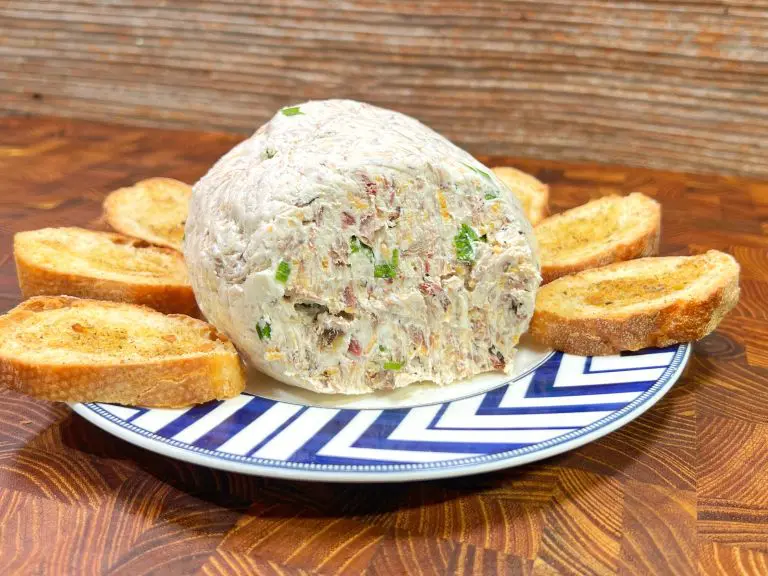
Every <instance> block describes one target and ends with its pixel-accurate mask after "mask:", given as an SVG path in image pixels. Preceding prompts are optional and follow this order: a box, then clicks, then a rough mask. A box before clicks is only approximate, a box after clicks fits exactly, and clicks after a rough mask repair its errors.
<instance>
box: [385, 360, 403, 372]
mask: <svg viewBox="0 0 768 576" xmlns="http://www.w3.org/2000/svg"><path fill="white" fill-rule="evenodd" d="M402 367H403V363H402V362H395V361H394V360H389V361H387V362H384V370H400V369H401V368H402Z"/></svg>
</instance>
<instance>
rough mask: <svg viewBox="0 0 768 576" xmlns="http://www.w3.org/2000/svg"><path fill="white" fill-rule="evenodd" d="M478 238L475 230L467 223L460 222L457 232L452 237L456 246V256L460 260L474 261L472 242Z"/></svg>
mask: <svg viewBox="0 0 768 576" xmlns="http://www.w3.org/2000/svg"><path fill="white" fill-rule="evenodd" d="M478 240H479V238H478V236H477V232H475V231H474V230H473V229H472V227H471V226H469V225H468V224H462V225H461V228H459V233H458V234H456V236H454V237H453V245H454V246H455V247H456V258H458V260H459V261H460V262H474V260H475V247H474V246H473V244H472V243H473V242H477V241H478Z"/></svg>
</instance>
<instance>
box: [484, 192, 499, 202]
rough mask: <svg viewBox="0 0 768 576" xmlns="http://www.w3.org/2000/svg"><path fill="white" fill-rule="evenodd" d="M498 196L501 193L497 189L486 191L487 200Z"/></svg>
mask: <svg viewBox="0 0 768 576" xmlns="http://www.w3.org/2000/svg"><path fill="white" fill-rule="evenodd" d="M498 197H499V193H498V192H496V191H494V192H486V193H485V199H486V200H496V198H498Z"/></svg>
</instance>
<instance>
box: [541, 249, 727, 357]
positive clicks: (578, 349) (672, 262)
mask: <svg viewBox="0 0 768 576" xmlns="http://www.w3.org/2000/svg"><path fill="white" fill-rule="evenodd" d="M738 299H739V265H738V263H737V262H736V260H734V258H733V257H732V256H730V255H728V254H724V253H723V252H718V251H717V250H710V251H709V252H707V253H705V254H700V255H698V256H669V257H662V258H641V259H639V260H632V261H630V262H618V263H616V264H611V265H609V266H605V267H603V268H596V269H593V270H585V271H584V272H579V273H578V274H574V275H572V276H566V277H564V278H560V279H558V280H555V281H554V282H552V283H550V284H547V285H546V286H543V287H542V288H541V289H540V290H539V293H538V294H537V296H536V310H535V312H534V315H533V320H532V321H531V328H530V331H531V334H532V335H533V337H534V339H536V340H537V341H538V342H540V343H542V344H545V345H547V346H549V347H551V348H554V349H555V350H562V351H564V352H568V353H570V354H579V355H584V356H596V355H606V354H616V353H617V352H619V351H621V350H639V349H641V348H648V347H650V346H659V347H660V346H667V345H669V344H674V343H677V342H689V341H693V340H698V339H699V338H702V337H704V336H706V335H707V334H709V333H710V332H712V331H713V330H714V329H715V328H716V327H717V325H718V324H719V323H720V321H721V320H722V319H723V317H724V316H725V315H726V314H727V313H728V312H729V311H730V310H731V309H732V308H733V307H734V306H736V303H737V302H738Z"/></svg>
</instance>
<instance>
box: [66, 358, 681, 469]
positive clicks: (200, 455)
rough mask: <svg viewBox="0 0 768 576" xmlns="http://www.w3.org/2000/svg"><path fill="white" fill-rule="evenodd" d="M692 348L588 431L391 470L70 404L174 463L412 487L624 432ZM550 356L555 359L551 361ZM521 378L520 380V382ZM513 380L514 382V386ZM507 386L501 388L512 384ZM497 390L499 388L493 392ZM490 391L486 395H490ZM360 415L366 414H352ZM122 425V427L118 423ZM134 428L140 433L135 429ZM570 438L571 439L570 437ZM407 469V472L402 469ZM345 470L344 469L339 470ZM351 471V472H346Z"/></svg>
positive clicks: (95, 422)
mask: <svg viewBox="0 0 768 576" xmlns="http://www.w3.org/2000/svg"><path fill="white" fill-rule="evenodd" d="M692 349H693V345H692V344H691V343H681V344H678V345H677V349H676V350H675V355H674V357H673V359H672V362H671V363H670V364H669V366H668V367H667V369H666V370H665V371H664V373H663V374H662V375H661V376H660V377H659V379H658V380H657V381H656V382H655V383H654V384H653V385H652V386H651V387H649V388H648V389H647V390H646V391H645V392H643V393H642V394H641V395H640V396H638V397H637V398H635V399H634V400H633V401H632V402H630V403H628V404H627V405H626V406H624V407H623V408H621V409H619V410H616V411H615V412H612V413H611V414H609V415H608V416H605V417H603V418H601V419H600V420H598V421H596V422H593V423H592V424H589V425H587V426H583V427H581V428H579V429H578V430H575V431H572V432H569V433H566V434H562V435H560V436H557V437H555V438H552V439H550V440H546V441H542V442H537V443H536V444H531V445H529V446H526V447H523V448H517V449H515V450H508V451H505V452H497V453H495V454H476V455H468V456H467V457H466V458H458V459H453V460H442V461H437V462H429V463H422V465H420V466H415V465H414V464H413V463H411V464H402V465H398V464H390V465H386V468H385V467H383V466H381V467H379V468H378V469H376V468H374V467H373V466H374V465H371V468H372V469H359V468H358V467H357V466H356V465H352V464H350V465H348V466H345V465H341V464H339V465H334V468H333V469H330V470H329V469H325V468H324V466H326V465H313V464H306V463H295V462H286V461H282V460H268V459H263V458H262V459H255V460H254V459H251V458H247V457H236V456H234V455H233V457H232V458H225V457H222V456H219V455H216V454H214V453H215V450H208V449H205V448H198V447H196V446H191V445H189V444H185V443H182V442H178V441H175V440H172V439H170V438H164V437H162V436H158V435H156V434H154V433H153V432H149V431H147V430H143V429H141V428H138V427H136V426H132V425H131V423H130V422H127V423H126V422H125V421H123V420H122V419H120V418H118V417H116V416H114V415H112V414H110V413H109V412H107V411H106V410H104V409H102V408H99V410H100V411H101V413H100V412H98V411H97V410H95V409H94V408H92V407H90V406H89V405H87V404H83V403H70V407H71V408H72V410H73V411H74V412H75V413H76V414H78V415H80V416H81V417H83V418H84V419H85V420H87V421H88V422H90V423H91V424H93V425H94V426H96V427H97V428H101V429H102V430H104V431H105V432H107V433H109V434H112V435H113V436H116V437H117V438H120V439H121V440H124V441H126V442H128V443H129V444H133V445H135V446H138V447H140V448H143V449H145V450H149V451H150V452H154V453H156V454H160V455H162V456H165V457H169V458H173V459H175V460H181V461H184V462H189V463H191V464H196V465H199V466H205V467H207V468H213V469H217V470H223V471H227V472H236V473H239V474H245V475H251V476H262V477H270V478H279V479H286V480H300V481H302V480H303V481H314V482H349V483H385V482H410V481H419V480H431V479H439V478H454V477H459V476H468V475H474V474H483V473H486V472H493V471H497V470H501V469H504V468H512V467H516V466H522V465H524V464H528V463H530V462H535V461H538V460H544V459H547V458H551V457H552V456H556V455H558V454H562V453H564V452H568V451H570V450H573V449H576V448H579V447H581V446H583V445H585V444H588V443H590V442H593V441H595V440H597V439H599V438H602V437H603V436H606V435H607V434H610V433H611V432H613V431H615V430H617V429H618V428H621V427H622V426H624V425H625V424H627V423H629V422H631V421H632V420H634V419H635V418H638V417H639V416H641V415H642V414H644V413H645V412H646V411H647V410H648V409H650V408H651V407H652V406H654V405H655V404H656V403H657V402H658V401H659V400H661V399H662V398H663V397H664V396H665V395H666V393H667V392H668V391H669V389H670V388H671V387H672V386H673V385H674V384H675V382H677V381H678V380H679V379H680V377H681V376H682V374H683V372H684V371H685V368H686V366H687V364H688V362H689V360H690V357H691V351H692ZM548 357H550V356H548ZM518 378H519V377H517V378H515V379H514V380H517V379H518ZM514 380H513V381H514ZM511 382H512V381H508V382H505V383H502V384H500V385H499V386H504V385H507V384H510V383H511ZM494 389H495V388H494ZM487 392H489V391H485V392H483V393H487ZM349 410H356V411H361V410H363V409H349ZM118 421H119V422H121V424H119V423H118ZM134 429H135V430H134ZM569 436H572V437H571V438H569ZM398 466H402V468H403V469H398ZM339 468H341V470H339ZM344 468H348V470H344Z"/></svg>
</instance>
